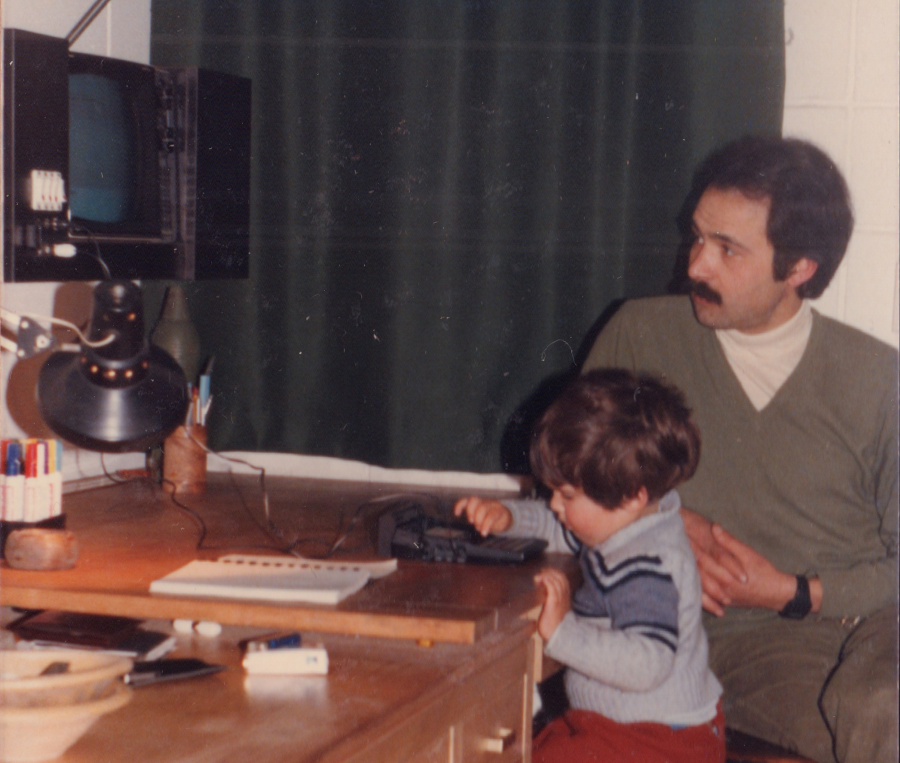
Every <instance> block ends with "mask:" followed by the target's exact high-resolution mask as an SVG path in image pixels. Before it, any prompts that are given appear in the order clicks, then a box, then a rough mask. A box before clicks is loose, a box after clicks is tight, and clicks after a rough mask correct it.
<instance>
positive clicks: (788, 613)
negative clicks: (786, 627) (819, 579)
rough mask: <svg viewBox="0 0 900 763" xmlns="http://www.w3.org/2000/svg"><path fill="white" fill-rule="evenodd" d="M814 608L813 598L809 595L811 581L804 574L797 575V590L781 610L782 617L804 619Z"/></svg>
mask: <svg viewBox="0 0 900 763" xmlns="http://www.w3.org/2000/svg"><path fill="white" fill-rule="evenodd" d="M811 609H812V599H811V598H810V596H809V581H808V580H807V579H806V578H805V577H804V576H803V575H797V591H796V593H795V594H794V598H793V599H791V600H790V601H789V602H788V603H787V604H785V605H784V609H782V610H781V612H779V613H778V614H779V616H780V617H786V618H788V619H789V620H802V619H803V618H804V617H806V616H807V615H808V614H809V612H810V610H811Z"/></svg>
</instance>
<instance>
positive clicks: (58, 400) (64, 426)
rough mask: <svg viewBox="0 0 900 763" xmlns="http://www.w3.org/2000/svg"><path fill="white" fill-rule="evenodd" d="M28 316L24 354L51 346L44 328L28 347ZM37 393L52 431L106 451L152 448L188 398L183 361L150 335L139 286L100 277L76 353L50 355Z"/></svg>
mask: <svg viewBox="0 0 900 763" xmlns="http://www.w3.org/2000/svg"><path fill="white" fill-rule="evenodd" d="M10 317H11V316H10V314H9V313H7V312H5V311H4V318H5V319H8V318H10ZM10 322H12V320H10ZM22 323H23V321H20V322H19V332H20V337H19V347H20V351H19V352H18V354H19V356H20V357H22V356H25V355H27V354H36V353H37V352H40V351H42V350H43V349H46V348H48V347H49V346H50V344H51V340H49V339H48V338H47V337H46V335H45V336H44V337H43V339H42V338H41V337H40V336H38V337H37V338H36V339H35V338H34V337H28V342H29V344H30V345H31V347H32V349H31V350H30V351H22V350H21V347H22V336H21V334H22V332H23V328H22ZM24 323H25V324H26V326H25V328H26V329H31V327H32V324H30V323H28V322H27V321H24ZM37 397H38V406H39V408H40V411H41V415H42V416H43V418H44V420H45V421H46V422H47V424H48V425H49V426H50V428H51V429H52V430H53V431H54V432H56V433H57V434H58V435H60V436H61V437H62V438H64V439H65V440H67V441H69V442H71V443H73V444H74V445H77V446H78V447H81V448H86V449H87V450H96V451H101V452H103V451H105V452H125V451H143V450H148V449H149V448H151V447H152V446H153V445H156V444H158V443H159V442H161V441H162V440H163V439H164V438H165V436H166V435H167V434H169V433H170V432H171V431H173V430H174V429H175V427H177V426H178V425H179V424H180V423H182V422H183V421H184V416H185V413H186V412H187V406H188V403H189V399H188V395H187V382H186V380H185V377H184V374H183V372H182V371H181V368H180V367H179V365H178V364H177V363H176V362H175V361H174V360H173V359H172V358H171V357H170V356H169V355H168V354H167V353H165V352H164V351H163V350H161V349H159V348H158V347H154V346H151V345H150V344H149V342H147V340H146V339H145V337H144V317H143V302H142V299H141V292H140V289H139V288H138V287H137V286H136V285H135V284H133V283H131V282H130V281H101V282H100V283H99V284H97V286H96V287H95V289H94V306H93V313H92V315H91V323H90V328H89V329H88V334H87V338H86V340H85V341H82V342H81V345H80V348H79V351H78V352H70V351H65V350H63V351H57V352H54V353H53V354H52V355H50V357H49V358H48V359H47V361H46V362H45V363H44V365H43V367H42V368H41V371H40V374H39V376H38V384H37Z"/></svg>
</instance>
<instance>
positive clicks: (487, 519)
mask: <svg viewBox="0 0 900 763" xmlns="http://www.w3.org/2000/svg"><path fill="white" fill-rule="evenodd" d="M453 513H454V514H455V515H456V516H458V517H461V516H462V515H463V514H465V516H466V519H467V520H469V522H470V523H471V524H472V525H473V526H474V527H475V529H476V530H478V532H480V533H481V534H482V535H490V534H491V533H502V532H503V531H504V530H508V529H509V528H510V527H512V514H511V513H510V511H509V509H507V508H506V506H504V505H503V504H502V503H500V501H495V500H493V499H488V498H479V497H478V496H475V495H473V496H469V497H468V498H460V499H459V500H458V501H457V502H456V504H455V505H454V507H453Z"/></svg>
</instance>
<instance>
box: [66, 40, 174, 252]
mask: <svg viewBox="0 0 900 763" xmlns="http://www.w3.org/2000/svg"><path fill="white" fill-rule="evenodd" d="M164 76H165V75H164V74H162V73H158V72H157V70H155V69H154V68H152V67H149V66H143V65H140V64H134V63H130V62H125V61H118V60H115V59H109V58H101V57H99V56H89V55H85V54H71V55H70V58H69V209H70V212H71V217H72V225H73V227H72V230H71V235H72V237H73V238H78V237H81V236H83V237H87V238H93V239H97V240H99V241H103V240H104V239H108V238H114V239H115V240H117V241H123V240H133V241H141V240H143V241H148V242H166V241H173V240H174V238H175V230H174V225H175V219H174V216H175V211H176V210H175V207H174V201H175V189H174V161H175V157H174V151H173V148H172V146H171V145H169V144H168V143H167V142H166V132H165V130H166V124H165V115H166V113H167V112H166V110H165V108H162V107H163V106H164V100H165V92H164V89H165V84H164V82H160V81H159V80H160V79H161V78H162V77H164Z"/></svg>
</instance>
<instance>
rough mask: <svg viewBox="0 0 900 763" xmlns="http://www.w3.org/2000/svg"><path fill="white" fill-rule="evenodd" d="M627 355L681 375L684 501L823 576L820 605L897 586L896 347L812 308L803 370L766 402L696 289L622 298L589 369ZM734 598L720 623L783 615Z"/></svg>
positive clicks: (889, 599) (860, 604) (849, 601)
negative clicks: (745, 383)
mask: <svg viewBox="0 0 900 763" xmlns="http://www.w3.org/2000/svg"><path fill="white" fill-rule="evenodd" d="M602 366H622V367H626V368H630V369H632V370H639V371H648V372H652V373H656V374H658V375H661V376H662V377H664V378H665V379H667V380H668V381H669V382H670V383H672V384H675V385H676V386H678V387H679V388H680V389H681V390H682V391H683V392H684V393H685V395H686V396H687V398H688V402H689V404H690V405H691V407H692V408H693V410H694V416H695V419H696V421H697V423H698V425H699V427H700V432H701V436H702V441H703V444H702V451H701V458H700V466H699V468H698V470H697V473H696V474H695V476H694V477H693V478H692V479H691V480H690V481H689V482H687V483H685V484H684V485H681V486H679V488H678V492H679V493H680V494H681V497H682V500H683V502H684V505H685V506H686V507H687V508H690V509H693V510H694V511H696V512H698V513H699V514H702V515H703V516H705V517H707V518H709V519H711V520H713V521H715V522H718V523H720V524H721V525H722V526H723V527H724V528H725V529H726V530H728V531H729V532H730V533H732V534H733V535H734V536H735V537H736V538H738V539H739V540H741V541H743V542H744V543H746V544H748V545H750V546H751V547H753V548H754V549H756V550H757V551H759V552H760V553H762V554H763V555H764V556H765V557H766V558H767V559H768V560H769V561H770V562H772V563H773V564H774V565H775V566H776V567H777V568H778V569H780V570H782V571H783V572H788V573H791V574H803V575H807V576H810V577H815V576H817V577H819V578H820V579H821V581H822V586H823V592H824V595H823V602H822V610H821V615H822V616H824V617H844V616H847V617H854V616H857V615H867V614H870V613H871V612H874V611H875V610H877V609H880V608H881V607H884V606H886V605H888V604H891V603H894V602H895V601H896V598H897V585H898V580H897V574H898V573H897V529H898V528H897V523H898V501H900V499H898V487H897V483H898V457H897V450H898V444H897V429H898V419H897V407H898V399H897V398H898V391H897V373H898V355H897V350H896V349H894V348H893V347H890V346H888V345H887V344H884V343H883V342H880V341H878V340H877V339H874V338H872V337H870V336H868V335H867V334H864V333H862V332H860V331H857V330H856V329H853V328H850V327H849V326H846V325H844V324H842V323H839V322H838V321H835V320H832V319H830V318H826V317H824V316H822V315H820V314H819V313H817V312H815V311H813V325H812V332H811V334H810V337H809V342H808V344H807V347H806V350H805V351H804V353H803V357H802V358H801V359H800V363H799V364H798V366H797V368H796V369H795V370H794V372H793V373H792V374H791V375H790V377H788V379H787V380H786V381H785V383H784V384H783V385H782V387H781V388H780V389H779V390H778V392H777V393H776V394H775V396H774V398H772V400H771V401H770V402H769V403H768V405H766V407H765V408H763V409H762V410H761V411H757V410H756V409H755V408H754V407H753V405H752V404H751V402H750V400H749V398H748V397H747V395H746V394H745V392H744V390H743V388H742V387H741V384H740V382H739V381H738V379H737V377H736V376H735V374H734V372H733V371H732V369H731V366H730V365H729V364H728V361H727V360H726V358H725V355H724V353H723V351H722V348H721V345H720V344H719V341H718V339H717V338H716V335H715V332H714V331H713V330H711V329H708V328H706V327H704V326H701V325H700V324H699V323H698V322H697V321H696V319H695V318H694V314H693V310H692V308H691V304H690V300H689V299H688V298H687V297H657V298H650V299H641V300H635V301H632V302H628V303H626V304H625V305H624V306H623V307H622V308H621V309H620V310H619V311H618V312H617V313H616V314H615V315H614V316H613V318H612V320H611V321H610V322H609V323H608V324H607V325H606V327H605V328H604V329H603V331H602V332H601V334H600V336H599V337H598V339H597V341H596V342H595V344H594V346H593V348H592V349H591V352H590V354H589V355H588V358H587V361H586V362H585V369H589V368H597V367H602ZM775 616H776V615H775V613H773V612H764V611H761V610H752V611H751V610H738V609H731V610H729V611H728V613H727V615H726V617H725V618H724V621H722V622H721V623H720V624H718V625H717V628H718V627H724V628H728V627H729V624H730V625H734V626H739V623H740V622H741V621H750V622H754V621H756V620H757V619H758V618H768V617H775Z"/></svg>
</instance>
